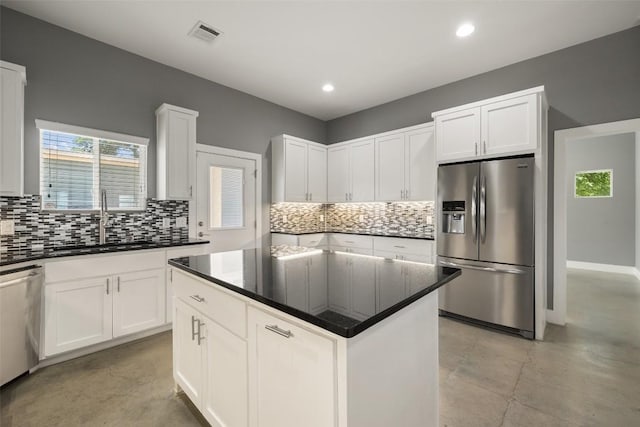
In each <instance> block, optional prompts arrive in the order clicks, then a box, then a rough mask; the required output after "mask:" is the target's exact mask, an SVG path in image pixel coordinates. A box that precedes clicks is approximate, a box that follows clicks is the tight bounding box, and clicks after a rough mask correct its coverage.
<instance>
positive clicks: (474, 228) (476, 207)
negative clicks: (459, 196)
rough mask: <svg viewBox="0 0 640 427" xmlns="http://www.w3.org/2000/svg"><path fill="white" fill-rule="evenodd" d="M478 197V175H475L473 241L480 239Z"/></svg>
mask: <svg viewBox="0 0 640 427" xmlns="http://www.w3.org/2000/svg"><path fill="white" fill-rule="evenodd" d="M477 198H478V176H477V175H476V176H474V177H473V185H472V186H471V234H472V235H473V243H476V242H477V241H478V218H477V215H478V212H477V211H478V206H477V204H476V199H477Z"/></svg>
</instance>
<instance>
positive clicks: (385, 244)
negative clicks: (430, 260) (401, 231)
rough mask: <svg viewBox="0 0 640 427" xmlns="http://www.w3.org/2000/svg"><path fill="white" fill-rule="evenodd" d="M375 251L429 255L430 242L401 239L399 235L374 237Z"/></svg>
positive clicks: (430, 249) (430, 250)
mask: <svg viewBox="0 0 640 427" xmlns="http://www.w3.org/2000/svg"><path fill="white" fill-rule="evenodd" d="M373 242H374V243H373V244H374V248H375V250H376V251H389V252H397V253H401V254H416V255H431V252H432V247H433V245H432V242H431V241H429V240H417V239H403V238H399V237H375V238H374V241H373Z"/></svg>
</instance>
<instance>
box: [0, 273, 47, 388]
mask: <svg viewBox="0 0 640 427" xmlns="http://www.w3.org/2000/svg"><path fill="white" fill-rule="evenodd" d="M41 298H42V267H38V266H35V265H32V266H29V267H23V268H18V269H13V270H7V271H3V272H1V273H0V385H4V384H6V383H7V382H9V381H11V380H12V379H14V378H16V377H18V376H20V375H22V374H23V373H25V372H28V371H29V370H30V369H31V368H33V367H34V366H36V365H37V364H38V347H39V344H40V304H41V303H40V301H41Z"/></svg>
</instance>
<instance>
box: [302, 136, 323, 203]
mask: <svg viewBox="0 0 640 427" xmlns="http://www.w3.org/2000/svg"><path fill="white" fill-rule="evenodd" d="M308 149H309V151H308V152H307V174H308V175H307V192H308V194H309V195H308V200H309V201H310V202H326V201H327V149H326V148H324V147H315V146H313V145H309V146H308Z"/></svg>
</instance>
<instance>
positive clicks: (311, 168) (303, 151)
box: [271, 135, 327, 203]
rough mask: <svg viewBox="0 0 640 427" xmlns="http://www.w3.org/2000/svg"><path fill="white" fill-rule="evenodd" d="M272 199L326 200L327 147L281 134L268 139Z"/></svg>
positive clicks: (278, 200)
mask: <svg viewBox="0 0 640 427" xmlns="http://www.w3.org/2000/svg"><path fill="white" fill-rule="evenodd" d="M271 158H272V175H271V177H272V179H271V181H272V182H271V185H272V191H271V198H272V202H274V203H278V202H320V203H322V202H326V201H327V147H325V146H324V145H322V144H318V143H315V142H312V141H306V140H304V139H300V138H295V137H292V136H289V135H280V136H277V137H274V138H272V140H271Z"/></svg>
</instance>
